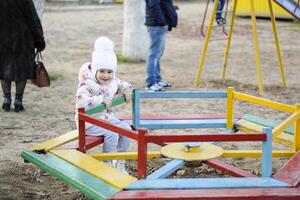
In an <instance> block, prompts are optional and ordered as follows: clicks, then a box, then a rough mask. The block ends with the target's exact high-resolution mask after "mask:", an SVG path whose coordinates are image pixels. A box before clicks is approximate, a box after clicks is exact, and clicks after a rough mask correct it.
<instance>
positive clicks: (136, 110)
mask: <svg viewBox="0 0 300 200" xmlns="http://www.w3.org/2000/svg"><path fill="white" fill-rule="evenodd" d="M140 113H141V112H140V92H139V90H137V89H135V90H133V100H132V125H133V127H134V128H135V129H136V130H137V129H139V128H140V127H141V126H140V119H141V116H140V115H141V114H140Z"/></svg>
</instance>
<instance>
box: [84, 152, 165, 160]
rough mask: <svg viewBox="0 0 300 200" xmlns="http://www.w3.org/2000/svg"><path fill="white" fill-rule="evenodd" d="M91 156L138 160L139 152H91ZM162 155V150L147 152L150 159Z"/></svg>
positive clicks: (104, 158)
mask: <svg viewBox="0 0 300 200" xmlns="http://www.w3.org/2000/svg"><path fill="white" fill-rule="evenodd" d="M90 156H91V157H93V158H95V159H97V160H137V152H113V153H96V154H91V155H90ZM160 157H161V153H160V151H150V152H147V158H148V159H152V158H160Z"/></svg>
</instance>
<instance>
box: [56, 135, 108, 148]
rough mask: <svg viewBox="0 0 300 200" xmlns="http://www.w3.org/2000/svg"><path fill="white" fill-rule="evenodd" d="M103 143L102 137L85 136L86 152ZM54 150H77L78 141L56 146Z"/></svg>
mask: <svg viewBox="0 0 300 200" xmlns="http://www.w3.org/2000/svg"><path fill="white" fill-rule="evenodd" d="M103 142H104V137H102V136H99V137H95V136H88V135H86V136H85V143H86V150H89V149H91V148H93V147H95V146H97V145H100V144H102V143H103ZM55 149H60V150H62V149H77V150H79V140H74V141H72V142H69V143H66V144H64V145H61V146H58V147H57V148H55Z"/></svg>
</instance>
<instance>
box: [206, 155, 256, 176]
mask: <svg viewBox="0 0 300 200" xmlns="http://www.w3.org/2000/svg"><path fill="white" fill-rule="evenodd" d="M204 163H205V164H207V165H209V166H211V167H213V168H216V169H219V170H221V171H222V172H224V173H225V174H228V175H231V176H234V177H257V176H255V175H254V174H252V173H250V172H248V171H245V170H242V169H240V168H238V167H234V166H232V165H229V164H227V163H225V162H222V161H221V160H219V159H210V160H206V161H204Z"/></svg>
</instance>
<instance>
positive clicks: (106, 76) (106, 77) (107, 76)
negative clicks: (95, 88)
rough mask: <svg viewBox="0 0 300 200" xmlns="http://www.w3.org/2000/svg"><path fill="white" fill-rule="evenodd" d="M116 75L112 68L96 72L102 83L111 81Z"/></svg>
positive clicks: (98, 79)
mask: <svg viewBox="0 0 300 200" xmlns="http://www.w3.org/2000/svg"><path fill="white" fill-rule="evenodd" d="M113 76H114V72H113V71H112V70H110V69H100V70H98V71H97V73H96V79H97V81H98V82H99V83H100V84H106V83H109V82H110V81H111V80H112V79H113Z"/></svg>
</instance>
